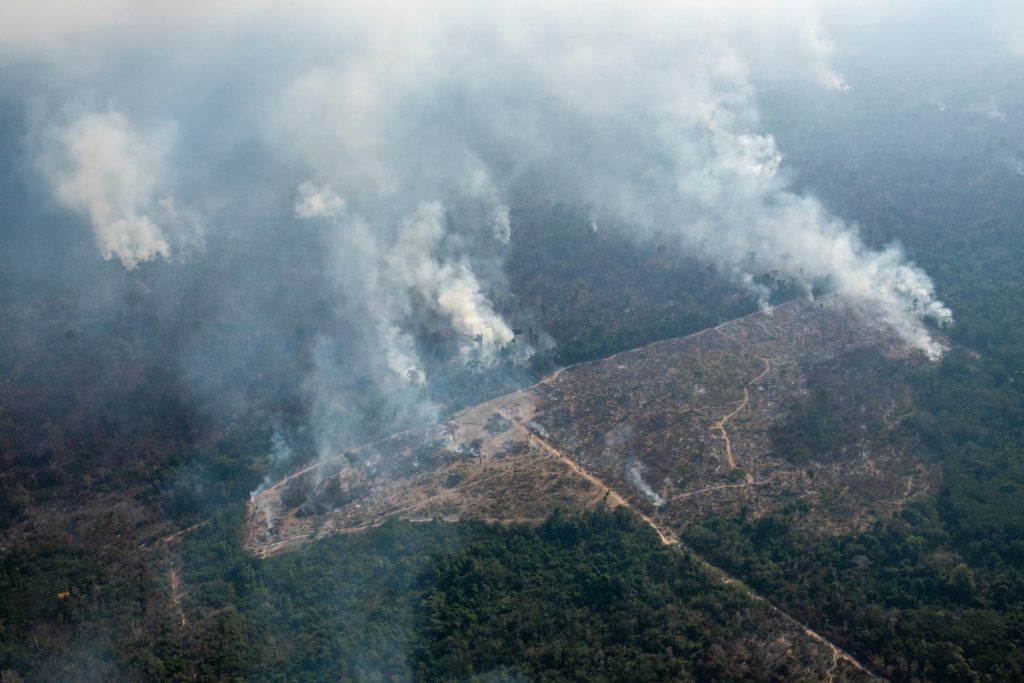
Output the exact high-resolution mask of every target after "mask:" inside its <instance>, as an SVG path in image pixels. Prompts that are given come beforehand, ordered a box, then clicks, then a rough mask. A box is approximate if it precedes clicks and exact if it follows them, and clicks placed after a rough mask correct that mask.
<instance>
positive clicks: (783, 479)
mask: <svg viewBox="0 0 1024 683" xmlns="http://www.w3.org/2000/svg"><path fill="white" fill-rule="evenodd" d="M912 362H922V361H921V359H920V356H919V354H918V353H917V352H916V351H914V350H913V349H910V348H908V347H906V345H904V344H902V343H901V342H900V341H899V340H898V339H896V338H895V337H894V336H893V335H892V334H891V333H889V332H887V331H885V330H882V329H879V328H878V327H877V326H873V325H870V324H867V323H866V322H865V321H864V320H863V319H861V318H860V317H859V316H858V315H856V313H854V312H852V311H847V310H843V309H840V308H838V307H835V306H833V305H830V304H822V303H811V302H806V301H801V302H793V303H790V304H787V305H784V306H780V307H778V308H777V309H776V310H775V311H774V312H773V313H772V314H770V315H769V314H765V313H758V314H754V315H750V316H747V317H744V318H740V319H738V320H734V321H731V322H728V323H725V324H723V325H720V326H718V327H715V328H712V329H709V330H705V331H703V332H700V333H697V334H694V335H690V336H688V337H683V338H679V339H673V340H668V341H664V342H658V343H655V344H652V345H650V346H646V347H643V348H640V349H636V350H632V351H627V352H624V353H620V354H617V355H615V356H612V357H610V358H607V359H604V360H602V361H598V362H593V363H584V364H580V365H576V366H572V367H569V368H564V369H562V370H559V371H558V372H556V373H554V374H552V375H550V376H549V377H547V378H545V379H544V380H542V381H541V382H540V383H538V384H536V385H534V386H532V387H528V388H526V389H523V390H521V391H518V392H515V393H513V394H509V395H507V396H502V397H499V398H497V399H494V400H492V401H489V402H487V403H483V404H480V405H478V406H474V407H472V408H470V409H468V410H465V411H463V412H461V413H459V414H457V415H454V416H453V417H452V418H451V419H450V420H448V421H446V422H445V423H443V424H441V425H436V426H433V427H429V428H424V429H421V430H412V431H407V432H403V433H401V434H396V435H394V436H391V437H389V438H386V439H383V440H381V441H379V442H376V443H372V444H368V445H365V446H362V447H360V448H356V449H353V450H351V451H348V452H346V453H343V454H341V455H339V456H337V457H335V458H333V459H329V460H325V461H321V462H318V463H316V464H314V465H311V466H309V467H306V468H303V469H301V470H299V471H297V472H295V473H293V474H291V475H289V476H288V477H286V478H285V479H283V480H281V481H279V482H277V483H276V484H274V485H273V486H271V487H269V488H268V489H266V490H265V491H262V492H260V493H259V494H258V495H256V496H254V497H253V499H252V501H251V503H250V509H249V521H248V534H247V540H246V546H247V548H248V549H249V550H250V551H251V552H253V553H254V554H257V555H259V556H266V555H269V554H274V553H278V552H282V551H284V550H287V549H289V548H291V547H294V546H296V545H298V544H301V543H304V542H306V541H309V540H312V539H315V538H318V537H321V536H324V535H327V534H333V533H354V532H359V531H362V530H365V529H367V528H370V527H372V526H375V525H377V524H380V523H382V522H383V521H384V520H386V519H388V518H390V517H395V516H397V517H401V518H403V519H409V520H414V521H415V520H429V519H444V520H453V521H454V520H457V519H460V518H463V517H472V518H478V519H485V520H490V521H496V522H527V523H532V522H540V521H541V520H543V519H544V518H546V517H547V516H548V515H549V514H550V513H551V512H552V511H553V510H554V509H555V508H557V507H561V508H564V509H581V510H582V509H592V508H594V507H595V506H598V505H608V506H613V507H614V506H619V505H627V506H629V507H631V508H633V509H634V510H635V511H636V512H637V513H638V514H640V515H641V516H642V517H643V518H644V519H645V520H646V521H647V522H648V523H649V524H650V525H651V526H652V527H654V529H656V530H657V532H658V534H659V536H660V537H661V539H662V541H663V542H665V543H675V542H676V540H675V539H676V537H677V534H679V533H680V532H681V531H682V530H683V529H685V528H686V526H687V525H688V524H690V523H692V522H694V521H697V520H699V519H702V518H704V517H705V516H707V515H709V514H713V513H714V514H719V513H727V514H728V513H736V512H743V513H744V514H748V515H751V516H754V517H758V516H761V515H764V514H767V513H769V512H771V511H773V510H776V509H779V508H781V507H784V506H790V509H792V506H798V509H800V510H801V511H802V515H803V516H802V519H803V523H804V524H805V525H806V526H807V527H808V528H811V529H815V530H817V531H818V532H820V533H826V534H833V533H842V532H846V531H852V530H856V529H864V528H866V527H868V526H870V525H871V524H872V523H873V522H874V521H875V520H877V519H878V518H880V517H882V516H888V515H891V514H892V513H893V512H894V511H896V510H898V509H900V508H901V507H902V506H904V505H906V503H907V502H908V501H909V500H911V499H913V498H916V497H919V496H923V495H927V494H928V493H929V492H931V491H935V490H937V488H938V484H939V476H940V474H939V470H938V468H937V467H936V466H935V465H934V464H932V463H929V462H928V461H927V460H926V459H925V458H923V457H922V454H921V453H920V451H919V449H918V448H917V447H916V442H914V441H912V440H907V439H901V438H899V433H898V429H899V423H900V420H901V419H902V417H903V416H905V415H906V414H908V413H909V412H910V411H911V409H912V405H911V404H910V399H909V395H908V393H907V391H906V389H905V387H903V386H902V385H901V384H900V383H899V381H898V379H895V378H894V377H892V376H891V375H890V374H888V373H886V371H885V367H886V366H887V365H886V364H890V367H891V364H893V363H896V364H900V363H912ZM815 401H827V403H828V405H827V406H821V408H822V410H821V411H815V410H814V409H815V408H816V407H817V406H815V404H814V402H815ZM801 410H803V411H804V412H805V413H809V414H814V413H815V412H821V413H823V414H829V415H838V426H836V425H835V424H833V425H830V426H829V430H830V431H829V433H830V434H831V436H832V437H833V439H832V441H827V440H826V441H823V442H821V443H822V444H824V445H820V449H819V450H818V451H816V452H810V453H807V452H804V451H805V450H806V449H804V450H800V449H795V448H794V447H793V446H792V443H793V442H792V440H788V441H787V439H786V437H787V435H791V433H794V432H795V433H797V434H799V433H800V432H801V430H806V425H804V424H802V423H801V422H800V421H799V420H800V415H801ZM815 443H817V442H812V445H814V444H815ZM701 562H702V563H703V561H701ZM703 565H704V566H705V569H706V570H707V572H708V573H709V575H710V576H712V577H714V578H716V579H717V580H720V581H722V582H724V583H728V584H730V585H733V586H734V587H736V588H737V590H741V591H743V592H744V593H746V594H747V595H748V596H749V597H750V598H751V599H752V600H753V601H754V603H756V604H758V605H760V607H759V609H764V610H768V611H769V612H771V613H773V614H774V619H775V622H776V628H777V632H776V633H775V635H773V636H771V637H772V638H775V639H776V641H775V646H777V647H783V648H784V649H786V651H789V652H794V651H800V652H803V653H804V654H803V655H801V657H800V658H801V659H802V660H803V659H805V658H806V661H807V663H808V664H807V666H808V668H807V671H808V674H809V676H811V677H812V678H823V679H826V680H833V679H842V680H854V679H857V678H871V677H872V675H871V673H870V672H869V671H867V670H866V669H864V668H863V667H862V666H861V665H860V664H859V663H858V662H856V661H855V660H854V659H853V658H851V657H850V656H849V655H848V654H846V653H845V652H843V651H842V650H840V649H839V648H837V647H836V646H835V645H834V644H832V643H831V642H829V641H828V640H827V639H825V638H824V637H822V636H821V635H819V634H818V633H816V632H814V631H813V630H811V629H810V628H808V627H807V626H805V625H804V624H801V623H800V622H798V621H796V620H795V619H793V618H792V617H790V616H789V615H788V614H786V613H785V612H783V611H782V610H779V609H778V608H777V607H775V606H774V605H772V604H771V603H770V602H768V601H767V600H766V599H764V598H763V597H762V596H759V595H757V594H756V593H755V592H754V591H752V590H751V589H750V588H749V587H747V586H745V585H744V584H743V583H742V582H740V581H738V580H736V579H735V578H733V577H731V576H729V575H727V574H726V573H724V572H722V571H721V570H719V569H717V568H715V567H713V566H711V565H710V564H707V563H703ZM767 637H768V636H765V638H767ZM762 645H763V646H764V647H768V646H769V642H768V640H764V641H763V642H762Z"/></svg>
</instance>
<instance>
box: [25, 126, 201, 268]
mask: <svg viewBox="0 0 1024 683" xmlns="http://www.w3.org/2000/svg"><path fill="white" fill-rule="evenodd" d="M169 138H170V133H169V131H168V130H167V129H166V128H162V129H159V130H157V131H155V132H152V133H150V134H148V135H143V134H141V133H139V132H138V131H137V130H136V129H135V128H134V127H133V126H132V125H131V124H130V122H129V121H128V120H127V119H126V118H125V117H124V116H123V115H121V114H120V113H118V112H116V111H110V112H108V113H105V114H87V115H85V116H82V117H80V118H78V119H77V120H75V121H74V122H72V123H71V124H69V125H67V126H65V127H61V128H58V129H56V130H54V131H53V132H52V134H51V143H50V149H49V150H48V153H47V154H46V155H45V156H44V158H43V159H41V165H42V166H43V168H44V170H45V171H47V172H48V174H49V175H50V177H51V178H52V180H53V184H54V194H55V196H56V198H57V200H58V201H59V202H60V203H61V204H62V205H63V206H65V207H66V208H68V209H71V210H73V211H79V212H82V213H85V214H87V215H88V217H89V220H90V222H91V223H92V228H93V233H94V235H95V238H96V245H97V246H98V247H99V250H100V253H101V254H102V255H103V258H106V259H110V258H114V257H116V258H118V259H120V261H121V263H122V264H123V265H124V267H125V268H127V269H129V270H131V269H133V268H135V267H136V266H138V264H139V263H141V262H143V261H148V260H150V259H153V258H156V257H158V256H162V257H164V258H168V257H170V256H171V253H172V246H175V247H184V246H195V245H196V244H197V243H199V241H200V232H201V231H200V226H199V222H198V219H197V218H196V216H195V214H194V213H193V212H191V211H189V210H187V209H182V208H181V207H179V206H178V204H177V202H176V201H175V200H174V198H173V197H170V196H167V195H165V194H164V188H163V187H162V184H163V182H165V179H166V176H167V175H168V169H167V162H166V158H165V157H166V156H167V150H168V146H169Z"/></svg>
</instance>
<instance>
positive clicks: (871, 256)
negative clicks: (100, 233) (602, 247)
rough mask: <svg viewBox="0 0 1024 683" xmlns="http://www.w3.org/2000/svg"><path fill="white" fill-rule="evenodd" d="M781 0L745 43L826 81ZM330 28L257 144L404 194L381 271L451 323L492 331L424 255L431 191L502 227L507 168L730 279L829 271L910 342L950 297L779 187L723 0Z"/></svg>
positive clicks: (432, 214)
mask: <svg viewBox="0 0 1024 683" xmlns="http://www.w3.org/2000/svg"><path fill="white" fill-rule="evenodd" d="M787 7H790V11H789V13H788V14H784V16H789V17H791V21H789V22H788V23H787V21H786V20H785V19H773V20H772V21H770V22H768V24H769V28H768V29H766V30H769V31H774V32H775V33H772V34H770V35H767V36H762V41H768V40H772V41H777V44H780V45H781V44H783V43H784V42H785V41H791V42H793V43H794V44H796V45H797V46H798V47H797V50H796V52H797V54H798V55H803V59H804V61H805V66H804V68H805V69H806V70H807V73H808V74H809V75H810V76H811V77H813V78H816V79H818V80H819V81H820V82H821V83H822V84H823V85H825V86H826V87H831V88H833V89H838V90H842V89H845V87H846V86H845V83H844V81H843V80H842V78H841V77H840V76H839V75H838V74H837V73H836V72H834V71H833V70H831V69H830V67H829V66H828V57H829V55H830V54H831V52H832V50H833V47H832V44H831V42H830V41H829V40H828V39H827V38H826V37H825V36H824V30H823V29H822V27H821V25H820V22H819V21H818V19H817V18H816V16H815V15H813V13H811V14H807V13H806V12H803V13H801V12H800V11H797V10H796V9H793V6H788V5H787ZM755 14H758V15H759V16H763V13H755ZM363 21H366V22H367V27H369V26H372V27H373V28H372V33H368V34H364V33H362V31H363V30H364V27H362V26H361V24H360V22H363ZM384 26H386V27H387V30H384V29H383V28H382V27H384ZM349 30H350V31H353V32H355V34H356V35H359V36H360V38H359V39H358V40H355V41H353V43H352V44H351V45H349V49H347V50H346V51H345V52H344V54H343V55H342V56H339V58H338V60H337V62H336V63H335V64H334V65H333V66H330V67H325V66H323V65H322V64H320V65H318V66H317V67H316V68H315V69H311V70H308V71H307V72H305V73H302V74H300V75H298V76H297V77H296V78H295V79H293V81H292V83H291V84H289V85H288V86H286V88H285V90H284V93H283V95H282V97H281V98H280V100H279V105H278V107H277V108H276V110H275V113H274V115H273V116H272V117H271V118H270V121H271V125H270V127H269V128H268V129H267V132H266V134H267V136H268V140H271V141H272V144H274V145H275V146H278V149H279V151H280V153H281V154H283V155H284V157H285V158H287V159H288V160H289V161H290V162H291V163H298V164H301V165H305V166H306V167H308V168H309V170H310V173H311V174H316V175H318V176H319V177H325V178H331V179H332V183H333V184H334V185H335V186H337V187H339V189H340V190H341V191H342V192H344V194H345V195H346V196H348V197H351V198H356V197H358V198H359V202H360V204H361V205H363V207H364V210H366V211H367V212H368V213H367V216H368V219H369V220H372V221H373V222H375V223H380V222H382V220H383V219H380V218H377V217H375V216H374V215H372V214H378V213H379V214H380V216H391V215H393V211H394V208H395V207H396V206H404V207H407V208H405V209H404V213H405V215H406V218H404V219H401V220H400V224H401V229H400V233H401V234H400V236H399V238H398V242H397V245H396V251H395V252H394V253H392V254H391V255H390V256H389V257H388V264H389V268H390V270H391V271H392V272H394V273H401V274H402V277H401V278H400V282H401V283H402V284H403V285H405V286H407V287H410V288H412V289H415V290H417V291H419V292H420V293H422V295H423V298H424V300H425V301H427V302H428V304H429V305H430V306H431V307H432V308H434V309H435V310H437V311H439V312H442V313H443V314H444V315H445V316H447V317H448V319H449V320H450V321H451V324H452V327H453V329H454V330H456V331H457V332H458V334H460V335H464V336H467V337H476V336H477V335H481V338H482V340H483V342H484V344H485V345H491V346H500V345H501V344H503V343H506V342H507V341H508V340H509V339H510V338H511V333H510V331H509V330H508V327H507V325H505V324H504V323H503V322H501V321H500V319H498V318H497V316H495V315H494V314H493V310H492V308H491V307H490V306H489V304H488V303H487V301H486V299H484V298H483V297H482V295H481V294H480V292H481V290H482V287H481V286H480V283H479V282H478V280H477V278H476V277H475V275H474V273H473V269H472V268H471V267H470V264H469V262H468V261H466V260H461V259H458V260H454V261H443V260H438V259H437V258H436V257H434V256H432V255H431V254H432V253H433V250H434V248H435V246H436V245H437V244H438V243H439V241H440V240H441V239H442V237H443V235H444V231H445V227H444V219H443V213H444V211H443V207H446V206H450V205H453V204H460V203H465V202H480V201H483V202H484V203H485V204H487V205H490V206H491V207H492V209H491V219H490V220H491V222H492V224H493V225H494V229H493V230H492V231H491V233H492V234H493V235H494V236H497V237H498V238H499V239H500V240H503V239H505V235H509V234H510V233H511V226H508V228H506V225H507V222H506V218H507V212H506V210H505V208H504V207H505V206H506V205H505V204H504V202H502V201H501V200H500V197H501V196H502V195H504V194H506V193H507V190H508V189H510V188H511V186H512V185H513V184H516V183H518V184H519V185H520V186H522V185H523V184H524V183H525V184H526V185H527V186H528V187H530V191H533V192H538V193H540V194H544V195H546V196H548V197H549V198H550V199H552V200H553V201H565V202H569V203H574V204H576V205H577V206H580V207H587V210H588V211H589V212H590V213H591V214H592V216H593V219H594V222H595V224H605V223H607V224H610V225H619V226H627V227H628V228H629V229H630V231H631V232H632V233H633V234H636V235H638V236H640V237H642V236H643V235H645V234H648V233H650V232H653V231H655V230H657V231H661V232H662V233H666V232H667V233H669V234H674V235H675V236H676V246H677V248H678V249H680V250H683V251H686V252H687V253H689V254H693V255H698V256H702V257H703V258H705V259H707V260H711V261H713V262H714V263H715V264H717V265H718V266H719V267H720V269H721V270H722V271H723V272H726V273H732V274H734V276H735V278H736V281H737V282H739V283H752V282H753V280H754V278H755V277H757V276H758V275H760V274H761V273H764V272H768V271H771V270H776V271H778V272H779V273H780V274H781V275H782V276H783V277H785V278H787V279H789V280H791V281H793V282H796V283H802V284H803V285H804V286H805V288H806V289H807V291H808V293H809V292H810V289H811V283H813V282H815V281H817V280H820V279H824V278H826V277H830V279H831V282H833V283H834V285H835V287H836V291H837V292H838V294H839V295H840V296H843V297H846V298H847V299H848V300H849V301H850V302H851V303H853V304H855V305H856V306H858V307H860V308H861V309H863V310H864V311H865V312H866V313H868V314H869V315H871V316H873V317H874V318H876V319H879V320H881V321H883V322H885V323H886V324H888V325H891V326H892V327H893V328H894V329H895V330H897V331H898V332H899V333H900V334H901V335H902V336H903V338H904V339H905V340H907V341H908V342H909V343H912V344H914V345H916V346H917V347H919V348H921V349H922V350H923V351H924V352H925V353H927V354H928V355H929V356H931V357H936V356H937V355H938V354H939V353H940V352H941V348H940V346H939V345H938V344H937V343H935V342H934V340H932V338H931V336H930V334H929V333H928V331H927V328H926V327H925V326H924V325H923V324H922V322H921V319H922V318H923V317H924V316H931V317H933V318H936V319H937V320H938V321H940V322H946V321H948V320H949V319H950V313H949V310H948V309H946V308H945V306H943V305H942V304H941V302H939V301H938V300H937V298H936V296H935V293H934V288H933V286H932V283H931V281H930V280H929V278H928V277H927V275H926V274H925V273H924V272H923V271H921V270H920V269H918V268H916V267H914V266H913V265H912V264H909V263H907V262H906V261H905V259H904V258H903V255H902V252H901V250H900V249H899V248H898V247H895V246H892V247H888V248H885V249H882V250H876V249H872V248H870V247H868V246H867V245H865V244H864V243H863V242H862V241H861V239H860V238H859V236H858V234H857V232H856V229H855V228H854V227H853V226H850V225H848V224H846V223H845V222H843V221H841V220H839V219H838V218H836V217H835V216H832V215H830V214H829V213H828V211H827V210H825V209H824V207H822V206H821V204H820V203H819V202H817V201H816V200H814V199H813V198H810V197H806V196H801V195H798V194H796V193H794V192H793V191H792V190H790V189H789V186H788V181H787V178H786V174H785V173H783V172H782V170H783V166H782V160H783V155H782V153H781V151H780V150H779V149H778V148H777V146H776V143H775V140H774V138H773V137H772V136H771V135H770V134H768V133H767V132H765V131H763V130H761V128H760V124H759V121H758V116H757V102H756V92H757V90H756V84H755V82H754V80H753V79H754V75H753V66H752V64H751V62H750V58H748V56H747V55H746V54H745V52H744V44H743V43H742V42H739V41H737V44H733V43H732V42H731V41H732V40H733V39H735V37H736V36H737V35H747V34H750V33H754V32H756V31H757V30H758V27H757V26H754V25H753V24H751V23H750V21H749V20H747V19H745V18H744V16H743V12H742V11H741V8H739V7H738V5H734V4H732V3H725V4H724V5H723V6H722V7H721V8H719V7H718V6H716V5H713V4H708V3H700V2H697V3H679V4H677V5H670V6H659V7H658V9H657V11H654V10H653V9H652V7H650V6H648V5H644V4H639V5H638V4H635V3H611V4H604V5H602V8H601V9H600V10H597V9H594V8H593V7H592V6H590V5H587V6H585V7H584V6H581V5H577V4H576V3H572V2H569V3H554V4H548V3H529V2H527V3H522V4H519V5H517V6H516V9H511V8H506V9H505V10H504V11H502V12H493V11H490V9H487V8H477V7H471V6H468V5H465V4H463V3H460V2H454V3H451V4H442V5H441V8H440V9H438V10H437V11H434V8H432V9H431V11H430V12H426V13H418V12H417V10H415V9H410V10H409V13H408V14H407V15H404V16H403V18H402V19H401V20H398V19H396V18H395V17H393V16H391V15H390V14H389V13H388V11H386V10H382V12H381V13H375V12H373V11H372V10H368V9H366V8H363V11H362V12H360V13H357V14H356V15H354V17H353V22H352V23H351V24H350V25H349ZM366 30H370V29H369V28H366ZM483 36H486V37H487V38H486V39H484V38H483ZM353 46H354V47H353ZM759 49H763V46H762V48H759ZM753 56H757V55H753ZM441 93H443V94H444V96H443V97H442V96H441V95H440V94H441ZM452 103H458V105H457V106H455V105H454V104H452ZM314 113H315V114H316V116H314V115H313V114H314ZM282 142H287V144H286V145H284V146H281V145H282ZM510 160H511V161H512V162H513V163H512V164H511V165H510V164H509V161H510ZM524 178H527V179H528V180H524ZM434 202H438V203H434ZM382 207H383V210H382ZM410 216H411V217H410ZM752 291H753V292H754V294H755V295H757V296H758V297H759V299H761V300H762V302H763V303H765V302H766V301H767V295H768V292H766V291H763V290H762V289H759V288H758V287H754V286H752Z"/></svg>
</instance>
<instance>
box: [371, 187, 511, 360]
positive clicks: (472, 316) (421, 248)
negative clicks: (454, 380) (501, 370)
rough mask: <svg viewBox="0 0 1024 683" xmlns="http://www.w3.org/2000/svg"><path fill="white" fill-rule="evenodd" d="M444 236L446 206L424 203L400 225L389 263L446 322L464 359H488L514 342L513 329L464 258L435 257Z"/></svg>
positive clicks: (401, 279)
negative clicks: (475, 354) (476, 354)
mask: <svg viewBox="0 0 1024 683" xmlns="http://www.w3.org/2000/svg"><path fill="white" fill-rule="evenodd" d="M444 236H445V216H444V207H443V206H442V205H441V203H440V202H424V203H422V204H420V205H419V206H418V207H417V208H416V211H415V213H413V214H412V215H411V216H408V217H406V218H404V219H403V220H402V221H401V223H400V226H399V232H398V240H397V242H396V244H395V246H394V248H393V249H392V251H391V253H390V254H389V255H388V258H387V264H388V266H389V268H390V271H391V274H392V275H393V276H394V277H395V278H396V279H397V280H398V282H399V283H400V284H401V285H402V286H404V287H407V288H410V289H412V290H414V291H415V292H417V293H418V294H419V295H420V296H421V297H422V298H423V300H424V301H425V302H426V303H427V305H429V306H430V307H431V308H432V309H434V310H435V311H437V312H438V313H440V314H442V315H444V316H445V317H446V318H447V319H448V320H449V322H450V323H451V327H452V329H453V330H454V331H455V332H456V334H458V335H459V336H460V337H461V338H462V340H463V343H462V352H463V354H464V355H471V354H472V353H473V352H474V351H480V352H481V353H482V355H483V356H484V357H485V358H486V357H491V356H493V354H494V352H496V351H497V350H498V349H500V348H501V347H502V346H504V345H506V344H508V343H509V342H511V341H512V337H513V335H512V330H511V329H510V328H509V326H508V325H507V324H505V321H504V320H502V319H501V317H500V316H499V315H497V314H496V313H495V312H494V309H493V308H492V306H491V303H490V302H489V301H488V300H487V297H486V296H484V294H483V292H482V291H481V288H480V283H479V282H478V281H477V279H476V276H475V275H474V274H473V270H472V268H471V267H470V265H469V263H468V262H467V261H466V260H464V259H458V260H445V259H441V258H439V257H438V256H437V253H438V249H439V247H440V245H441V241H442V239H443V238H444Z"/></svg>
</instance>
